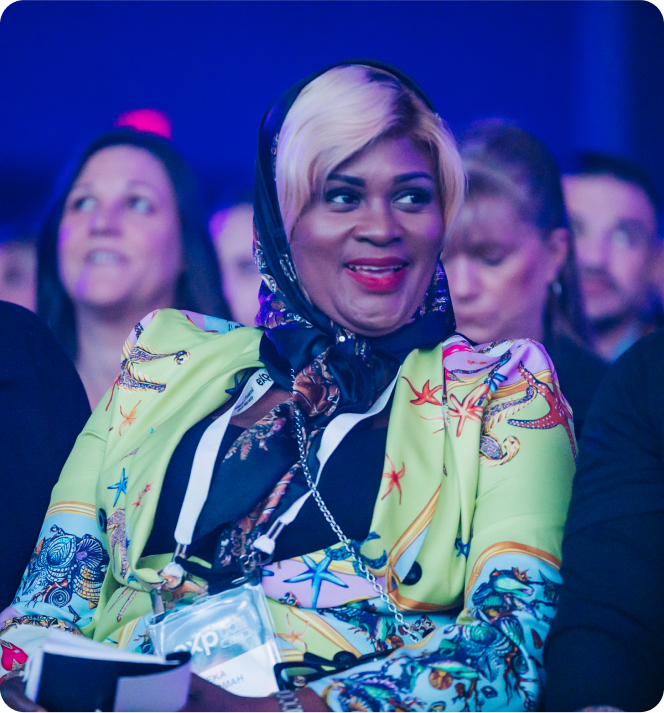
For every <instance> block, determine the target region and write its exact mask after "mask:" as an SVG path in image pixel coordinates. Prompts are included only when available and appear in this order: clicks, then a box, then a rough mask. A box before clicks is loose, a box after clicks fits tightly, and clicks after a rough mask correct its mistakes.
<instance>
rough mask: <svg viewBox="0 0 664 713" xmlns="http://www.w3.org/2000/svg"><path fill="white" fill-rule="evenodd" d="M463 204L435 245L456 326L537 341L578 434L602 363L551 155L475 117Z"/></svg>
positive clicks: (489, 337) (464, 150) (466, 150)
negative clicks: (592, 340) (592, 345)
mask: <svg viewBox="0 0 664 713" xmlns="http://www.w3.org/2000/svg"><path fill="white" fill-rule="evenodd" d="M461 156H462V159H463V162H464V168H465V169H466V173H467V176H468V188H467V194H466V202H465V205H464V207H463V208H462V210H461V213H460V215H459V217H458V219H457V221H456V223H455V225H454V227H453V229H452V231H451V234H450V236H449V237H448V240H447V242H446V244H445V247H444V250H443V259H444V262H445V268H446V270H447V274H448V276H449V280H450V291H451V295H452V299H453V302H454V308H455V314H456V318H457V325H458V329H459V331H460V332H461V333H462V334H464V335H466V336H467V337H469V338H470V339H472V340H474V341H476V342H478V343H484V342H493V341H499V340H502V339H514V338H517V337H529V338H531V339H535V340H536V341H539V342H543V343H544V346H545V347H546V350H547V351H548V353H549V355H550V356H551V359H552V361H553V363H554V365H555V367H556V371H557V373H558V377H559V380H560V385H561V388H562V390H563V393H564V394H565V396H566V398H567V399H568V401H569V402H570V405H571V406H572V410H573V412H574V425H575V429H576V434H577V437H578V435H579V434H580V432H581V428H582V426H583V421H584V419H585V416H586V413H587V411H588V408H589V406H590V402H591V400H592V396H593V393H594V392H595V389H596V388H597V386H598V385H599V382H600V381H601V379H602V376H603V375H604V372H605V370H606V365H605V364H604V362H603V361H601V360H600V359H599V358H598V357H597V356H595V355H594V354H592V352H591V351H590V350H589V349H587V348H586V347H587V344H588V339H589V336H588V335H589V332H588V327H587V324H586V319H585V316H584V314H583V309H582V304H581V295H580V289H579V283H578V278H577V272H576V261H575V252H574V242H573V238H572V236H571V234H570V231H569V229H568V225H567V216H566V214H565V206H564V203H563V195H562V189H561V186H560V173H559V171H558V166H557V165H556V161H555V159H554V158H553V156H552V155H551V153H550V151H549V150H548V149H547V148H546V146H545V145H544V144H543V143H542V142H541V141H540V140H539V139H537V138H535V137H534V136H532V135H531V134H529V133H527V132H526V131H524V130H523V129H520V128H518V127H516V126H510V125H507V124H503V123H499V122H483V123H480V124H478V125H477V126H475V127H474V128H473V129H471V130H470V131H469V132H468V133H467V134H466V136H465V137H464V139H463V141H462V143H461Z"/></svg>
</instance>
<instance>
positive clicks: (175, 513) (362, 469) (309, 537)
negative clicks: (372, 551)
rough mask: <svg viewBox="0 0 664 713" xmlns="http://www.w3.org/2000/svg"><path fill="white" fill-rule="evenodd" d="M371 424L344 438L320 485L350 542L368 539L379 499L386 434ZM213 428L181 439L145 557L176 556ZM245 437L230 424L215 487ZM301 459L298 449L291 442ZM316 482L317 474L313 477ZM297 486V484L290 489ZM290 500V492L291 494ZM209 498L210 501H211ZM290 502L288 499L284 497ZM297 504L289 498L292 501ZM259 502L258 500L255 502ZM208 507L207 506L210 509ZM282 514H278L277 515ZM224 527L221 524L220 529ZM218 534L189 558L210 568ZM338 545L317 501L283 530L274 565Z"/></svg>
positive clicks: (201, 426) (197, 543)
mask: <svg viewBox="0 0 664 713" xmlns="http://www.w3.org/2000/svg"><path fill="white" fill-rule="evenodd" d="M371 421H372V419H371V418H367V419H365V420H364V421H361V422H360V423H359V424H358V425H357V426H355V428H354V429H353V430H352V431H351V432H350V433H348V434H347V435H346V437H345V438H344V439H343V441H342V442H341V443H340V444H339V446H338V447H337V449H336V450H335V451H334V453H332V455H331V456H330V458H329V460H328V461H327V463H326V464H325V468H324V469H323V473H322V474H321V479H320V482H319V485H318V489H319V492H320V494H321V497H322V498H323V501H324V502H325V504H326V505H327V507H328V509H329V510H330V512H331V513H332V515H333V516H334V518H335V520H336V521H337V523H338V524H339V526H340V527H341V529H342V531H343V532H344V534H345V535H346V536H347V537H349V538H350V539H352V540H356V541H358V542H362V541H363V540H365V539H366V538H367V536H368V534H369V528H370V526H371V518H372V516H373V510H374V506H375V503H376V498H377V497H378V491H379V489H380V483H381V479H382V475H383V464H384V461H385V445H386V443H387V428H376V429H371ZM212 422H213V419H212V417H211V416H207V417H206V418H204V419H203V420H202V421H200V422H199V423H197V424H196V425H195V426H192V427H191V428H190V429H189V430H188V431H187V432H186V433H185V434H184V436H183V437H182V439H181V441H180V443H179V444H178V446H177V447H176V449H175V451H174V452H173V455H172V457H171V460H170V463H169V465H168V468H167V470H166V474H165V476H164V483H163V485H162V489H161V495H160V496H159V502H158V504H157V510H156V512H155V518H154V526H153V528H152V532H151V533H150V537H149V539H148V541H147V543H146V545H145V547H144V548H143V556H147V555H152V554H163V553H165V552H173V551H174V550H175V546H176V542H175V537H174V532H175V526H176V524H177V520H178V517H179V515H180V508H181V507H182V501H183V500H184V494H185V492H186V490H187V484H188V482H189V475H190V473H191V466H192V464H193V460H194V454H195V453H196V448H197V446H198V443H199V441H200V439H201V437H202V435H203V433H204V432H205V429H206V428H207V427H208V426H209V425H210V424H211V423H212ZM241 433H242V429H241V428H239V427H238V426H234V425H232V424H230V425H229V426H228V429H227V431H226V433H225V435H224V438H223V440H222V442H221V445H220V447H219V452H218V454H217V459H216V461H215V466H214V472H213V476H212V479H213V483H214V481H216V480H218V479H220V480H221V481H222V484H223V481H224V480H226V479H227V478H228V475H229V473H228V472H225V470H224V468H223V466H222V461H223V459H224V456H225V454H226V453H227V451H228V450H229V448H230V447H231V446H232V445H233V442H234V441H235V440H236V438H237V437H238V436H239V435H240V434H241ZM290 440H292V441H293V448H295V453H294V454H293V458H292V460H293V461H294V460H296V459H297V445H296V444H295V441H294V440H293V439H290ZM313 475H314V477H315V473H314V474H313ZM291 486H293V483H291ZM236 487H237V485H236V484H234V483H232V482H228V483H227V485H225V486H224V487H217V488H212V487H211V488H210V492H211V493H212V492H213V491H215V490H216V492H218V493H222V494H223V492H224V491H226V492H229V491H231V490H232V489H233V488H236ZM286 494H288V491H287V493H286ZM208 497H209V496H208ZM284 499H286V495H284ZM292 499H293V498H288V500H292ZM258 500H259V497H257V498H256V501H258ZM209 506H210V503H208V502H206V505H205V507H206V508H208V507H209ZM283 509H284V508H283V507H282V508H281V509H278V510H277V511H275V515H276V514H279V513H280V512H281V510H283ZM220 524H221V523H220ZM218 535H219V533H218V530H216V531H214V532H212V533H211V535H210V537H207V538H202V539H197V534H196V531H194V541H193V542H192V546H191V548H190V549H189V554H195V555H196V556H198V557H201V558H203V559H205V560H207V561H208V562H210V561H211V560H212V557H213V554H214V548H215V546H216V544H217V541H216V540H217V538H218ZM337 542H338V540H337V537H336V535H335V534H334V532H333V531H332V528H331V527H330V525H329V524H328V523H327V522H326V520H325V518H324V517H323V515H322V514H321V512H320V510H319V509H318V505H317V504H316V502H315V500H314V498H313V497H310V498H308V499H307V501H306V502H305V504H304V506H303V508H302V510H300V512H299V514H298V516H297V518H296V519H295V521H294V522H293V523H292V524H290V525H288V526H287V527H285V528H284V530H283V531H282V533H281V535H279V537H278V538H277V540H276V547H275V551H274V561H275V562H279V561H281V560H284V559H289V558H291V557H296V556H299V555H302V554H307V553H308V552H315V551H317V550H321V549H324V548H325V547H330V546H332V545H334V544H336V543H337Z"/></svg>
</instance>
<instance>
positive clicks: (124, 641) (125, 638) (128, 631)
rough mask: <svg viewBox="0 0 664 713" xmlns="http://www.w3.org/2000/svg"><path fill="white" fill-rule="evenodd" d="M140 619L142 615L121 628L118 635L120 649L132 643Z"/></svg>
mask: <svg viewBox="0 0 664 713" xmlns="http://www.w3.org/2000/svg"><path fill="white" fill-rule="evenodd" d="M140 620H141V619H140V617H139V618H138V619H132V620H131V621H130V622H128V623H127V624H125V625H124V626H123V627H122V628H121V629H120V635H119V636H118V648H119V649H126V648H127V646H128V645H129V644H130V643H131V640H132V637H133V636H134V632H135V631H136V627H137V626H138V622H139V621H140Z"/></svg>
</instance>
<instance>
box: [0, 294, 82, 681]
mask: <svg viewBox="0 0 664 713" xmlns="http://www.w3.org/2000/svg"><path fill="white" fill-rule="evenodd" d="M0 409H2V412H3V413H4V414H5V418H3V423H2V428H1V429H0V493H1V494H2V509H1V513H2V514H1V515H0V542H2V543H3V555H2V577H0V609H2V608H4V607H5V606H8V605H9V604H11V602H12V599H13V597H14V594H15V592H16V588H17V586H18V584H19V582H20V581H21V576H22V574H23V570H24V569H25V564H26V562H27V561H28V560H29V559H30V555H31V554H32V550H33V548H34V545H35V542H36V541H37V536H38V535H39V529H40V527H41V523H42V519H43V513H44V511H45V510H46V508H47V507H48V502H49V498H50V495H51V490H52V488H53V486H54V485H55V483H56V482H57V480H58V476H59V475H60V471H61V470H62V467H63V466H64V464H65V461H66V460H67V456H68V455H69V452H70V451H71V449H72V448H73V447H74V441H75V440H76V437H77V436H78V434H79V433H80V432H81V431H82V430H83V427H84V426H85V422H86V421H87V420H88V418H89V416H90V405H89V404H88V400H87V398H86V395H85V389H84V388H83V384H82V383H81V380H80V378H79V377H78V374H77V373H76V369H75V368H74V365H73V364H72V363H71V361H70V359H69V358H68V357H67V355H66V354H65V353H64V351H63V349H62V347H61V346H60V344H58V342H57V340H56V339H55V337H54V336H53V334H52V333H51V331H50V330H49V329H48V327H47V326H46V325H45V324H44V323H43V322H42V320H41V319H39V317H37V315H35V314H33V313H32V312H30V311H28V310H27V309H24V308H23V307H20V306H18V305H15V304H10V303H9V302H0ZM0 653H2V657H1V662H2V665H0V677H2V676H3V674H5V673H6V672H7V669H11V665H10V664H11V661H12V660H13V658H12V652H11V651H10V650H6V649H5V648H3V649H2V651H1V652H0ZM18 663H21V662H20V661H19V662H18ZM5 664H7V665H5ZM3 667H4V670H3Z"/></svg>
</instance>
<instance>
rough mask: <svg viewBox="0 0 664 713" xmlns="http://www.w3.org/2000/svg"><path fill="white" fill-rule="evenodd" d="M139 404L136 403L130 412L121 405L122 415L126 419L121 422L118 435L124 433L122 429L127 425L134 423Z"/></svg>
mask: <svg viewBox="0 0 664 713" xmlns="http://www.w3.org/2000/svg"><path fill="white" fill-rule="evenodd" d="M140 403H141V402H140V401H139V402H138V404H140ZM138 404H136V406H134V408H133V409H132V410H131V411H130V412H129V414H126V413H125V412H124V411H123V410H122V406H120V415H121V416H122V418H123V419H124V421H123V422H122V423H121V424H120V428H118V436H121V435H122V429H123V428H124V427H125V426H131V425H133V423H134V421H135V420H136V410H137V409H138Z"/></svg>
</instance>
